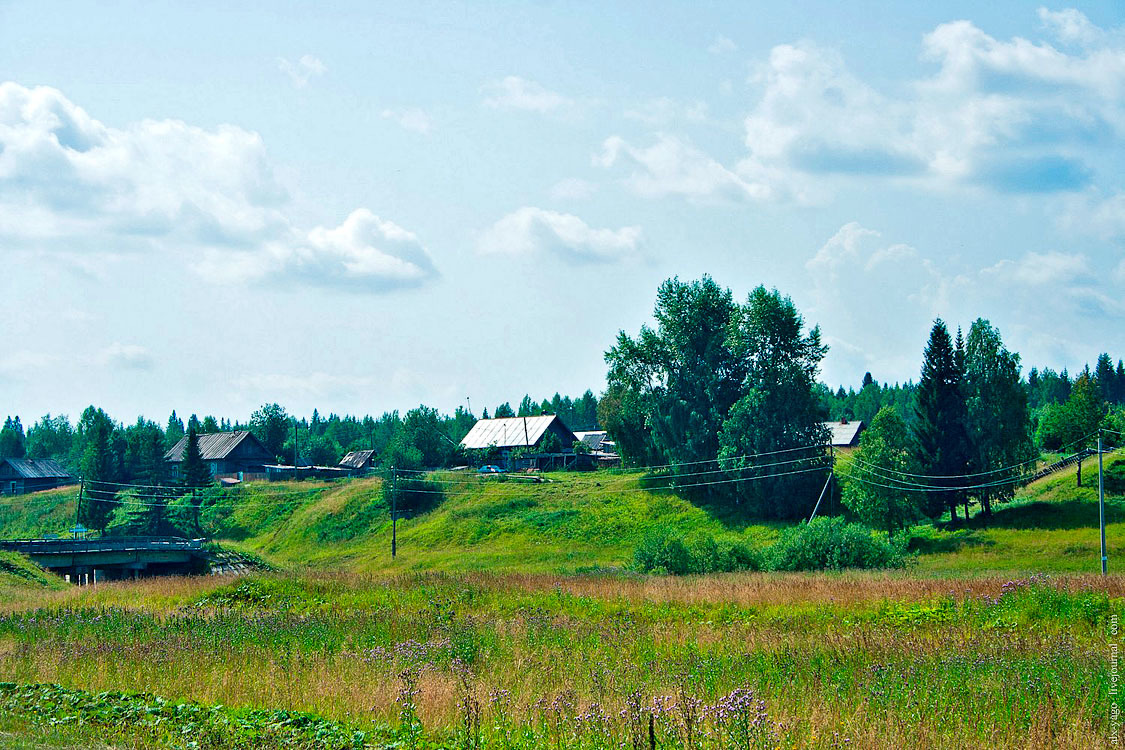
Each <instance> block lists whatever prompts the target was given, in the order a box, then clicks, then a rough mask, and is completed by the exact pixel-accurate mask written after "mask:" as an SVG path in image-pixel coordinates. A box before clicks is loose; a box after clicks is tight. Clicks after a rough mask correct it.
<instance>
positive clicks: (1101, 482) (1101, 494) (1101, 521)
mask: <svg viewBox="0 0 1125 750" xmlns="http://www.w3.org/2000/svg"><path fill="white" fill-rule="evenodd" d="M1098 525H1099V526H1100V527H1101V532H1102V575H1103V576H1104V575H1105V574H1106V568H1107V564H1108V556H1107V555H1106V550H1105V477H1104V476H1103V474H1102V434H1101V432H1100V431H1099V432H1098Z"/></svg>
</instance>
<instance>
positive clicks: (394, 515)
mask: <svg viewBox="0 0 1125 750" xmlns="http://www.w3.org/2000/svg"><path fill="white" fill-rule="evenodd" d="M396 554H398V471H396V470H395V467H393V466H392V467H391V559H392V560H393V559H395V555H396Z"/></svg>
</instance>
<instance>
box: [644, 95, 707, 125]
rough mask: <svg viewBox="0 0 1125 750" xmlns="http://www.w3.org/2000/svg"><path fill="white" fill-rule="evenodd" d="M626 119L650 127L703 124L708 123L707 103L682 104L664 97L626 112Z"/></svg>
mask: <svg viewBox="0 0 1125 750" xmlns="http://www.w3.org/2000/svg"><path fill="white" fill-rule="evenodd" d="M625 118H626V119H628V120H636V121H638V122H642V123H644V124H645V125H649V126H657V125H668V124H669V123H672V122H676V121H684V122H688V123H701V122H706V121H707V102H703V101H696V102H692V103H691V104H681V103H680V102H677V101H676V100H675V99H671V98H669V97H666V96H662V97H659V98H656V99H649V100H648V101H646V102H644V103H642V104H640V105H639V106H636V107H633V108H631V109H627V110H625Z"/></svg>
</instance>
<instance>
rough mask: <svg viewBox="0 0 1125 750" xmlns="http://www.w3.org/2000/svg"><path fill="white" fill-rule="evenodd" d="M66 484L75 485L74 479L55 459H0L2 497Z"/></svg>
mask: <svg viewBox="0 0 1125 750" xmlns="http://www.w3.org/2000/svg"><path fill="white" fill-rule="evenodd" d="M64 484H74V478H73V477H72V476H70V474H68V473H67V472H66V469H64V468H63V467H62V466H61V465H59V462H58V461H56V460H54V459H53V458H0V495H22V494H24V493H25V492H35V491H37V490H49V489H52V488H54V487H61V486H63V485H64Z"/></svg>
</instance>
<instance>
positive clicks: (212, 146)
mask: <svg viewBox="0 0 1125 750" xmlns="http://www.w3.org/2000/svg"><path fill="white" fill-rule="evenodd" d="M287 207H288V194H287V191H286V190H285V188H284V186H283V185H282V184H281V182H280V181H279V180H278V179H277V177H276V176H275V174H274V168H273V164H272V162H271V160H270V158H269V156H268V154H267V152H266V148H265V145H264V144H263V142H262V139H261V137H260V136H259V135H258V134H257V133H251V132H248V131H245V130H242V129H241V128H238V127H234V126H231V125H222V126H219V127H218V128H215V129H213V130H207V129H203V128H198V127H194V126H192V125H188V124H186V123H184V122H181V121H178V120H160V121H156V120H144V121H141V122H138V123H133V124H131V125H129V126H127V127H126V128H123V129H118V128H110V127H107V126H105V125H104V124H102V123H100V122H98V121H97V120H95V119H93V118H92V117H90V115H88V114H87V113H86V112H85V110H83V109H82V108H81V107H79V106H77V105H76V104H74V103H73V102H71V101H70V100H68V99H67V98H66V97H65V96H63V94H62V93H61V92H59V91H57V90H56V89H52V88H47V87H39V88H25V87H23V86H20V85H19V84H15V83H3V84H0V245H2V246H3V247H5V248H7V249H9V250H16V251H24V252H32V253H51V254H54V255H56V256H60V257H67V256H69V257H72V258H74V259H75V262H76V263H79V264H81V262H88V261H89V260H90V259H91V257H94V256H120V254H122V253H131V252H132V253H136V252H151V251H156V252H163V253H168V254H170V255H172V256H176V257H179V258H181V259H182V260H183V261H184V262H186V263H187V264H188V265H190V266H191V267H193V268H195V269H196V270H198V271H200V272H201V273H202V274H203V275H204V276H205V277H207V278H210V279H212V280H215V281H246V280H264V281H280V280H286V281H289V282H293V283H304V282H311V283H315V284H322V285H323V284H339V285H343V286H347V287H350V288H354V289H366V290H370V291H383V290H387V289H390V288H393V287H397V286H414V285H417V284H418V283H420V282H421V281H423V280H425V279H426V278H430V277H432V276H434V275H435V274H436V271H435V269H434V267H433V263H432V261H431V260H430V258H429V256H428V254H427V253H426V251H425V249H424V248H423V247H422V246H421V243H420V242H419V241H418V239H417V237H415V236H414V235H413V234H411V233H409V232H407V231H405V230H403V229H401V228H399V227H397V226H395V225H394V224H393V223H391V222H387V221H384V220H381V219H378V218H376V217H375V216H374V215H373V214H372V213H371V212H370V211H367V210H366V209H359V210H357V211H356V212H354V213H353V214H352V215H351V216H350V217H349V218H348V219H347V220H346V221H345V222H344V223H343V224H341V225H340V226H339V227H336V228H325V227H318V228H316V229H313V230H311V231H307V230H302V229H301V228H299V227H296V226H294V225H293V224H292V222H291V221H290V219H289V218H288V214H287V211H286V209H287Z"/></svg>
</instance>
